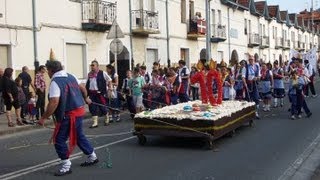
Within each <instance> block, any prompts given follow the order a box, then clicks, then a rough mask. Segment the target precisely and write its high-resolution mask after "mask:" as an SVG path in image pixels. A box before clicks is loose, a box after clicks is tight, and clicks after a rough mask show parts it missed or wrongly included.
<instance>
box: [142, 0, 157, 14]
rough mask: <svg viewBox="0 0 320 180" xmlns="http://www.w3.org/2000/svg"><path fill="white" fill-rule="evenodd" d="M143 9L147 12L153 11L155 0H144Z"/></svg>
mask: <svg viewBox="0 0 320 180" xmlns="http://www.w3.org/2000/svg"><path fill="white" fill-rule="evenodd" d="M143 3H144V5H145V6H144V9H146V10H148V11H152V12H154V11H155V0H144V2H143Z"/></svg>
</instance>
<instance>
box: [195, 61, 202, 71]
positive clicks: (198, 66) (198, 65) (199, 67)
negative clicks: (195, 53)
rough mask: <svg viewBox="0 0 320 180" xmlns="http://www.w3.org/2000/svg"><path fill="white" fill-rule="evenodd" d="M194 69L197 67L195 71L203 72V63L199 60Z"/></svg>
mask: <svg viewBox="0 0 320 180" xmlns="http://www.w3.org/2000/svg"><path fill="white" fill-rule="evenodd" d="M196 67H197V69H198V70H200V71H202V70H203V68H204V64H203V62H202V61H201V60H200V59H199V61H198V63H197V65H196Z"/></svg>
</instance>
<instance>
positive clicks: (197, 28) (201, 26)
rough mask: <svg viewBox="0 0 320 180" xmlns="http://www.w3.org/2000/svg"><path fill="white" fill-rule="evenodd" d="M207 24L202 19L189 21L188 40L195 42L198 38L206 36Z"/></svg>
mask: <svg viewBox="0 0 320 180" xmlns="http://www.w3.org/2000/svg"><path fill="white" fill-rule="evenodd" d="M206 29H207V23H206V21H205V20H203V19H198V20H197V21H196V22H195V21H194V20H190V21H189V31H188V34H187V37H188V39H192V40H197V39H198V38H201V37H205V36H206Z"/></svg>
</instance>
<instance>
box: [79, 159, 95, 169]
mask: <svg viewBox="0 0 320 180" xmlns="http://www.w3.org/2000/svg"><path fill="white" fill-rule="evenodd" d="M98 162H99V159H96V160H94V161H92V162H89V161H86V162H84V163H81V164H80V166H82V167H87V166H92V165H94V164H97V163H98Z"/></svg>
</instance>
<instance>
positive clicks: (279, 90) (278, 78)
mask: <svg viewBox="0 0 320 180" xmlns="http://www.w3.org/2000/svg"><path fill="white" fill-rule="evenodd" d="M272 74H273V81H274V91H273V97H274V107H277V106H278V100H280V102H279V103H280V106H281V107H282V106H283V104H284V101H283V98H284V96H285V87H284V71H283V69H282V68H279V67H278V68H274V69H273V70H272Z"/></svg>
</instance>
